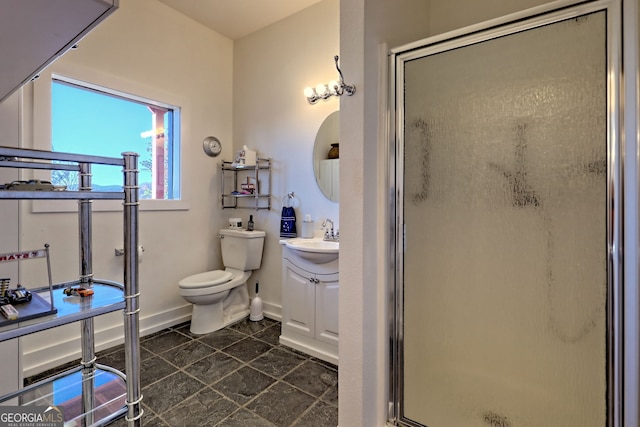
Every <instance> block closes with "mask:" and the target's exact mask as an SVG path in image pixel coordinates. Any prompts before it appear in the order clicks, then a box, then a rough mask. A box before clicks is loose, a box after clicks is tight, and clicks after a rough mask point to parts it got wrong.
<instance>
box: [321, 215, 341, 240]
mask: <svg viewBox="0 0 640 427" xmlns="http://www.w3.org/2000/svg"><path fill="white" fill-rule="evenodd" d="M327 223H329V224H331V226H327ZM322 227H323V228H325V232H324V237H323V238H322V240H326V241H329V242H337V241H338V240H339V239H340V232H339V231H338V232H335V233H334V230H333V221H331V220H330V219H329V218H327V219H325V220H324V221H322Z"/></svg>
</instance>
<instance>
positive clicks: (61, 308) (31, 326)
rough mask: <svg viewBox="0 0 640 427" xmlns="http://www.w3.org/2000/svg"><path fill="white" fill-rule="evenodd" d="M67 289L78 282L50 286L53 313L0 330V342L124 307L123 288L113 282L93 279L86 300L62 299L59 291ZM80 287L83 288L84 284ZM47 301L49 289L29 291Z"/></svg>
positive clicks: (83, 298) (71, 297) (84, 298)
mask: <svg viewBox="0 0 640 427" xmlns="http://www.w3.org/2000/svg"><path fill="white" fill-rule="evenodd" d="M69 286H80V282H78V281H73V282H66V283H59V284H56V285H53V305H54V308H55V309H56V310H57V313H55V314H51V315H48V316H44V317H39V318H36V319H31V320H25V321H19V320H18V321H16V322H14V323H11V324H8V325H5V326H3V327H1V328H0V341H5V340H9V339H12V338H16V337H20V336H23V335H27V334H31V333H34V332H39V331H43V330H45V329H49V328H54V327H56V326H61V325H65V324H67V323H72V322H76V321H78V320H82V319H88V318H90V317H94V316H98V315H101V314H105V313H110V312H112V311H117V310H121V309H123V308H124V305H125V304H124V287H123V286H122V285H121V284H119V283H115V282H109V281H105V280H94V281H93V285H92V286H91V289H93V292H94V294H93V295H92V296H90V297H79V296H66V295H65V294H64V293H63V291H64V289H65V288H67V287H69ZM82 286H84V287H87V285H86V284H83V285H82ZM31 292H34V293H37V294H38V295H39V296H40V297H42V298H43V299H44V300H46V301H47V302H49V303H50V302H51V297H50V294H49V288H48V287H46V288H39V289H31Z"/></svg>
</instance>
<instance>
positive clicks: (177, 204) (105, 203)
mask: <svg viewBox="0 0 640 427" xmlns="http://www.w3.org/2000/svg"><path fill="white" fill-rule="evenodd" d="M189 208H190V206H189V202H187V201H186V200H140V210H141V211H188V210H189ZM91 210H92V212H121V211H122V201H121V200H94V201H93V202H92V203H91ZM77 211H78V202H77V201H75V200H33V201H32V204H31V212H32V213H54V212H77Z"/></svg>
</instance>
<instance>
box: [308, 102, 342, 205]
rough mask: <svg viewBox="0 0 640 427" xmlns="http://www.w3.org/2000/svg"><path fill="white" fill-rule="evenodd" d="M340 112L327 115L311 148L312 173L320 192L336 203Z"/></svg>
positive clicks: (338, 179) (338, 172)
mask: <svg viewBox="0 0 640 427" xmlns="http://www.w3.org/2000/svg"><path fill="white" fill-rule="evenodd" d="M339 139H340V111H334V112H333V113H331V114H329V116H327V118H326V119H324V122H322V125H320V129H318V134H317V135H316V142H315V144H314V146H313V172H314V174H315V175H316V182H317V183H318V187H320V191H322V194H324V195H325V196H326V197H327V199H329V200H331V201H332V202H337V201H338V200H339V199H340V197H339V195H340V193H339V188H340V151H339V150H340V145H339Z"/></svg>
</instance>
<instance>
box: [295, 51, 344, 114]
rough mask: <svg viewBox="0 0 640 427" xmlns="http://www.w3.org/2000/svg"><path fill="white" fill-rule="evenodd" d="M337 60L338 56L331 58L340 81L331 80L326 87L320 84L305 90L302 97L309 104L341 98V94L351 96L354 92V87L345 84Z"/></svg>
mask: <svg viewBox="0 0 640 427" xmlns="http://www.w3.org/2000/svg"><path fill="white" fill-rule="evenodd" d="M338 59H340V57H339V56H338V55H336V56H334V57H333V60H334V61H335V62H336V70H338V74H340V80H339V81H335V80H331V81H330V82H329V84H328V85H326V84H324V83H320V84H319V85H318V86H316V88H315V89H314V88H312V87H307V88H305V89H304V96H306V97H307V101H309V104H315V103H316V102H318V101H320V100H321V99H322V100H324V101H326V100H327V99H329V98H330V97H332V96H342V95H343V94H346V95H348V96H351V95H353V94H354V93H355V92H356V86H355V85H348V84H345V82H344V78H343V77H342V71H341V70H340V66H339V65H338Z"/></svg>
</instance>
